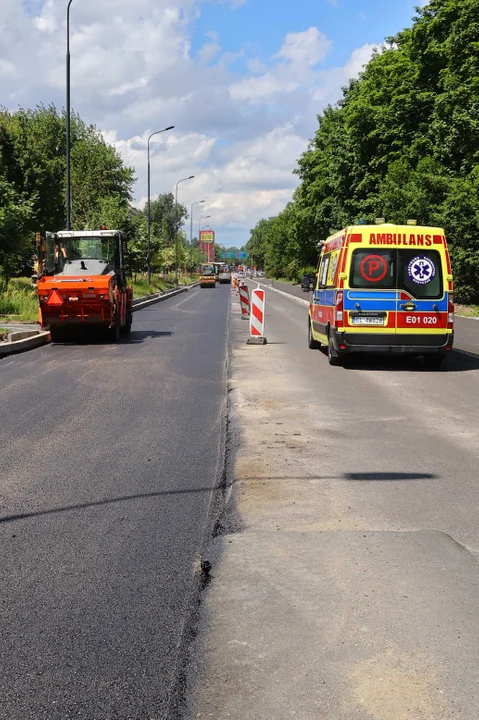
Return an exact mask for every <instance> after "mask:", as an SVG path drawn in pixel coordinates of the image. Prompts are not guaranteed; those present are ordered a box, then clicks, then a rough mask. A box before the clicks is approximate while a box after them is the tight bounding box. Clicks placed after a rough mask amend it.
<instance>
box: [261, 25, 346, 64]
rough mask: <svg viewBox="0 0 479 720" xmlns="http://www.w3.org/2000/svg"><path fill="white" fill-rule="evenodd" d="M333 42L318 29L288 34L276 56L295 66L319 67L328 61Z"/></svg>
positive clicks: (312, 28)
mask: <svg viewBox="0 0 479 720" xmlns="http://www.w3.org/2000/svg"><path fill="white" fill-rule="evenodd" d="M331 47H332V42H331V40H328V38H327V37H326V35H324V34H323V33H322V32H320V31H319V30H318V28H316V27H310V28H308V30H305V31H304V32H297V33H288V34H287V35H286V38H285V41H284V43H283V45H282V47H281V49H280V51H279V52H278V53H277V54H276V55H275V56H274V57H277V58H280V59H282V60H286V61H289V62H291V63H293V64H295V65H300V66H303V65H309V66H313V65H317V64H318V63H319V62H322V61H323V60H325V59H326V57H327V55H328V54H329V52H330V51H331Z"/></svg>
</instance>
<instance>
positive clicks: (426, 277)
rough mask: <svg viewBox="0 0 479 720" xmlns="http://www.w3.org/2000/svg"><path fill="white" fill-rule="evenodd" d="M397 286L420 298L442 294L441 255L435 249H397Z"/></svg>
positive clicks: (432, 297)
mask: <svg viewBox="0 0 479 720" xmlns="http://www.w3.org/2000/svg"><path fill="white" fill-rule="evenodd" d="M397 252H398V281H397V282H398V288H399V289H400V290H406V292H408V293H409V294H410V295H412V297H414V298H417V299H418V300H420V299H421V298H428V299H430V300H433V299H436V298H440V297H442V296H443V294H444V284H443V280H442V265H441V256H440V254H439V253H438V251H437V250H424V249H423V248H415V249H414V250H413V249H412V248H411V249H410V250H409V249H408V250H403V249H401V250H398V251H397Z"/></svg>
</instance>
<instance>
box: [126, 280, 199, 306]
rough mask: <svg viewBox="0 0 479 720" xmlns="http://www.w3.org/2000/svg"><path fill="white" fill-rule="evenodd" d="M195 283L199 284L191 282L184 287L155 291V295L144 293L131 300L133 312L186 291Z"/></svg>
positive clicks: (194, 285)
mask: <svg viewBox="0 0 479 720" xmlns="http://www.w3.org/2000/svg"><path fill="white" fill-rule="evenodd" d="M197 285H199V283H192V284H191V285H185V286H184V287H180V288H175V289H174V290H167V291H166V292H162V293H157V294H156V295H144V296H143V297H139V298H136V299H134V300H133V312H136V311H137V310H143V308H147V307H149V305H153V304H154V303H157V302H161V301H162V300H167V299H168V298H170V297H174V296H175V295H179V294H180V293H182V292H186V291H187V290H189V289H190V288H192V287H196V286H197Z"/></svg>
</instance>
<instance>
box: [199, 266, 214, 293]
mask: <svg viewBox="0 0 479 720" xmlns="http://www.w3.org/2000/svg"><path fill="white" fill-rule="evenodd" d="M207 287H216V273H215V268H214V266H213V264H212V263H204V264H203V265H201V268H200V288H207Z"/></svg>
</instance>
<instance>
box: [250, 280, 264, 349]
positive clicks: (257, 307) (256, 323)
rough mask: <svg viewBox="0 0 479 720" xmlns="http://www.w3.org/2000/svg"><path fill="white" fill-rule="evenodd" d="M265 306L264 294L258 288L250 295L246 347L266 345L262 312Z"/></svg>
mask: <svg viewBox="0 0 479 720" xmlns="http://www.w3.org/2000/svg"><path fill="white" fill-rule="evenodd" d="M265 305H266V294H265V291H264V290H261V289H260V288H259V287H258V288H256V289H255V290H253V292H252V293H251V312H250V316H249V317H250V321H249V334H250V337H249V338H248V340H247V341H246V343H247V344H248V345H266V342H267V340H266V338H265V336H264V312H265Z"/></svg>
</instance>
